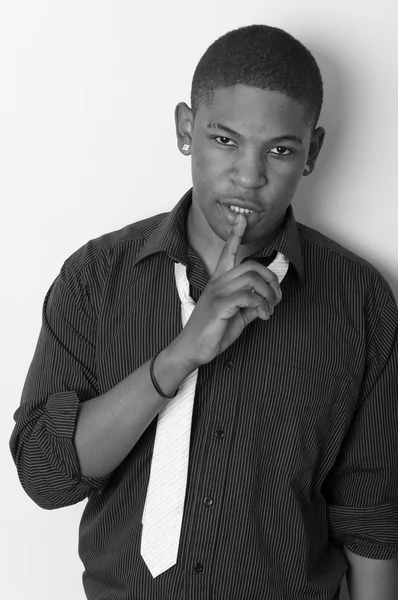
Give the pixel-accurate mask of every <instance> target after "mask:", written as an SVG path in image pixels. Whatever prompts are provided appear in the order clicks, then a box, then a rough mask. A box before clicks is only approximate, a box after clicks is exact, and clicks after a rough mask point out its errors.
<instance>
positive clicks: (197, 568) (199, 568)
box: [194, 563, 203, 573]
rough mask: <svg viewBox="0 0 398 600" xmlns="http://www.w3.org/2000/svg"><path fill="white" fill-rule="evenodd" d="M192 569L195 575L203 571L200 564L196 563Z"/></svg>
mask: <svg viewBox="0 0 398 600" xmlns="http://www.w3.org/2000/svg"><path fill="white" fill-rule="evenodd" d="M194 569H195V571H196V573H201V572H202V571H203V565H201V564H200V563H196V565H195V566H194Z"/></svg>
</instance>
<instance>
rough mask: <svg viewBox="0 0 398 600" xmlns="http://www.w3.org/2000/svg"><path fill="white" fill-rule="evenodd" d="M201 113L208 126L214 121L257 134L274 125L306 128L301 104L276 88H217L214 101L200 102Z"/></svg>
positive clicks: (288, 128)
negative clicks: (202, 103)
mask: <svg viewBox="0 0 398 600" xmlns="http://www.w3.org/2000/svg"><path fill="white" fill-rule="evenodd" d="M200 113H201V114H200V116H201V122H202V126H204V127H206V128H211V129H215V128H216V127H217V124H221V125H224V126H226V127H227V128H228V127H229V128H231V129H233V130H235V131H239V127H240V128H242V129H247V130H251V131H254V130H255V131H256V132H258V133H260V134H268V133H270V129H274V128H276V129H277V130H278V131H279V130H280V129H284V130H291V132H296V133H298V132H300V133H301V134H302V133H303V131H304V130H305V129H306V125H305V109H304V107H303V105H302V104H300V103H299V102H297V101H296V100H294V99H293V98H290V97H289V96H287V95H286V94H283V93H281V92H279V91H275V90H269V89H265V90H263V89H261V88H251V87H249V86H243V85H239V86H233V87H228V88H217V90H215V93H214V98H213V102H212V103H211V104H210V105H209V106H205V105H203V106H202V107H201V109H200ZM242 133H243V132H242Z"/></svg>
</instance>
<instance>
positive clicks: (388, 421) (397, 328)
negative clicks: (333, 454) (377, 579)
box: [324, 285, 398, 560]
mask: <svg viewBox="0 0 398 600" xmlns="http://www.w3.org/2000/svg"><path fill="white" fill-rule="evenodd" d="M372 306H373V309H374V308H375V307H377V308H376V309H375V311H374V314H377V313H379V317H378V318H377V320H376V319H375V324H374V327H372V330H373V331H372V335H371V337H370V339H369V341H368V343H367V356H366V369H365V373H364V377H363V381H362V386H361V393H360V397H359V401H358V405H357V410H356V412H355V415H354V418H353V420H352V422H351V424H350V427H349V430H348V432H347V435H346V437H345V440H344V443H343V445H342V448H341V451H340V453H339V456H338V460H337V461H336V463H335V465H334V468H333V469H332V471H331V473H330V474H329V476H328V478H327V480H326V483H325V486H324V494H325V497H326V500H327V503H328V516H329V524H330V531H331V535H332V537H333V538H334V540H335V541H336V542H337V544H338V545H339V546H340V547H343V546H345V547H346V548H348V549H349V550H351V551H352V552H354V553H355V554H358V555H360V556H364V557H366V558H372V559H380V560H383V559H393V558H397V557H398V308H397V304H396V302H395V299H394V296H393V294H392V291H391V289H390V288H389V286H387V285H386V286H377V287H376V289H375V291H374V295H373V297H372V299H371V303H370V305H369V306H368V309H369V310H373V309H372ZM367 320H368V322H369V323H371V322H372V318H371V317H370V316H369V315H368V316H367ZM369 329H370V327H369ZM369 329H368V331H369Z"/></svg>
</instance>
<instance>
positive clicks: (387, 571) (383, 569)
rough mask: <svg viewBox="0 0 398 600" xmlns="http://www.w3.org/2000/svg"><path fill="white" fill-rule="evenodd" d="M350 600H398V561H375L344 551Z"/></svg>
mask: <svg viewBox="0 0 398 600" xmlns="http://www.w3.org/2000/svg"><path fill="white" fill-rule="evenodd" d="M344 552H345V555H346V557H347V560H348V563H349V568H348V571H347V587H348V591H349V594H350V600H398V559H396V560H375V559H371V558H365V557H363V556H358V555H357V554H354V553H353V552H351V551H350V550H348V549H347V548H345V549H344Z"/></svg>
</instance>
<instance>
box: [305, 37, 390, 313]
mask: <svg viewBox="0 0 398 600" xmlns="http://www.w3.org/2000/svg"><path fill="white" fill-rule="evenodd" d="M307 45H308V47H309V48H311V51H312V52H313V54H314V56H315V59H316V61H317V62H318V64H319V67H320V69H321V73H322V79H323V84H324V103H323V108H322V113H321V119H320V122H319V124H320V125H321V126H322V127H324V128H325V130H326V137H325V144H324V146H323V148H322V151H321V154H320V157H319V162H318V163H317V168H316V169H315V171H314V172H313V174H312V175H311V181H310V183H309V184H308V185H307V182H306V183H305V184H304V185H302V186H301V187H300V188H299V189H298V191H297V194H296V196H295V199H294V208H295V215H296V218H297V220H298V221H302V222H308V219H306V218H304V215H310V216H311V221H312V222H314V223H322V231H323V233H324V234H325V235H326V236H328V237H330V238H332V239H335V240H336V241H337V242H339V243H340V244H341V245H342V246H345V247H347V248H348V249H349V250H351V249H352V248H351V247H350V244H349V240H344V239H343V238H340V239H338V238H337V236H336V233H335V232H333V231H332V230H330V231H328V224H327V223H325V224H324V225H323V223H324V219H323V215H324V214H325V213H326V212H327V208H328V207H327V206H326V203H327V202H328V199H327V198H326V195H325V194H324V190H325V187H326V188H327V186H328V183H329V182H330V185H331V186H333V185H334V183H335V181H336V177H338V174H339V169H341V162H340V161H339V155H340V154H341V148H344V147H346V146H349V143H350V142H349V137H350V135H351V134H350V127H349V119H350V114H352V111H355V106H353V102H352V98H355V90H354V89H353V86H354V84H353V82H352V76H351V75H350V72H349V67H347V65H345V64H343V63H341V62H339V58H338V57H335V56H333V57H332V59H331V58H330V56H327V54H326V52H325V49H323V48H322V47H321V43H320V42H319V41H318V40H313V41H312V40H311V39H310V40H309V41H307ZM350 99H351V100H350ZM308 224H309V225H310V227H311V226H313V227H314V228H315V229H316V228H317V227H316V225H311V223H310V222H308ZM352 251H353V252H354V253H355V249H352ZM358 254H359V255H361V254H360V252H358ZM363 258H366V259H367V260H368V262H370V263H371V264H373V265H374V266H375V267H376V268H377V269H378V270H379V271H380V272H382V273H383V275H384V276H385V277H386V279H387V280H388V282H389V283H390V285H391V287H392V290H393V292H394V294H395V298H396V300H397V302H398V274H397V270H395V271H393V269H392V267H386V265H384V264H380V263H381V259H380V258H376V257H375V258H374V259H372V257H370V258H369V257H365V256H364V257H363Z"/></svg>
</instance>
